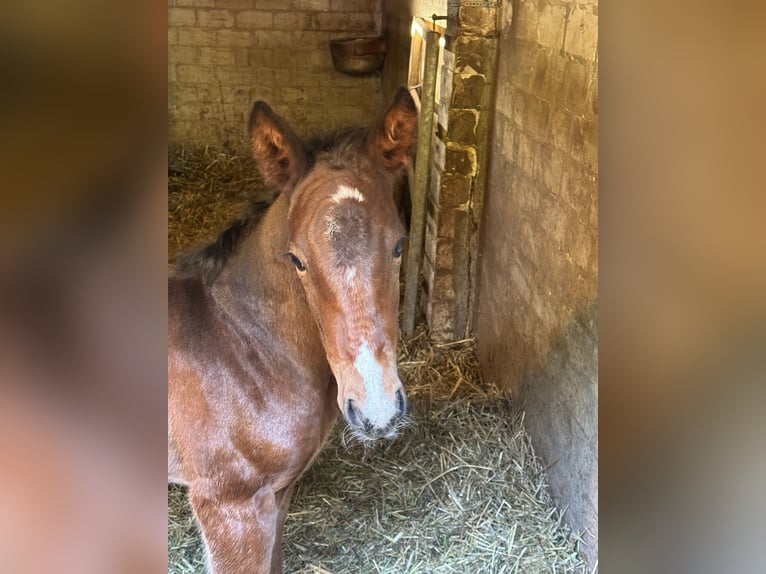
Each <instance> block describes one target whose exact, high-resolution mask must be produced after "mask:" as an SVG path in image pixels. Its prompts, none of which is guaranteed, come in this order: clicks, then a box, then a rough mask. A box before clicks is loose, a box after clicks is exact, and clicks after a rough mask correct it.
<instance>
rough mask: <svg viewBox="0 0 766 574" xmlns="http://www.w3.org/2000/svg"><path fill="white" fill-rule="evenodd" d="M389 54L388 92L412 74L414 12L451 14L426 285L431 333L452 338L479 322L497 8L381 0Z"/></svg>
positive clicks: (424, 296)
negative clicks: (476, 305)
mask: <svg viewBox="0 0 766 574" xmlns="http://www.w3.org/2000/svg"><path fill="white" fill-rule="evenodd" d="M383 9H384V14H383V22H384V30H385V34H386V38H387V41H388V46H389V59H388V61H387V63H386V67H385V70H384V74H383V91H384V93H390V92H392V91H393V90H394V89H395V88H396V86H398V85H401V84H402V83H405V82H407V69H408V64H409V48H410V26H411V24H412V18H413V16H417V17H421V18H424V19H426V20H428V19H430V17H431V16H432V15H433V14H436V15H437V16H446V15H448V14H449V15H450V18H449V20H448V21H445V20H438V21H436V24H437V26H445V27H446V28H447V33H446V35H445V47H444V49H443V50H442V52H441V59H440V67H439V75H438V78H437V85H438V89H437V94H436V99H437V101H436V102H435V109H436V111H437V114H438V119H437V122H436V125H437V128H436V134H435V137H434V140H433V157H432V160H431V161H432V169H431V178H430V186H429V194H428V199H427V218H426V236H425V246H424V251H425V258H424V262H423V283H422V287H423V291H422V294H421V296H420V297H419V301H420V304H421V309H422V311H423V312H424V314H425V316H426V321H427V323H428V325H429V327H430V330H431V334H432V336H433V337H435V338H436V339H442V340H454V339H462V338H464V337H468V336H470V334H471V333H472V329H473V317H474V294H475V292H476V289H475V279H476V275H477V270H476V265H477V259H478V255H477V254H478V237H479V227H480V222H481V212H482V208H483V195H484V190H485V188H486V178H487V161H488V158H489V153H488V146H489V131H490V130H489V126H490V122H491V115H492V104H491V99H492V91H493V86H494V74H495V64H496V55H497V9H496V8H494V7H489V8H488V7H479V6H467V7H457V8H455V7H450V6H449V3H448V2H446V1H445V2H441V3H438V2H413V1H402V0H399V1H392V2H390V3H389V2H387V3H385V4H384V6H383Z"/></svg>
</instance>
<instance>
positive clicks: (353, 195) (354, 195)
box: [331, 185, 364, 203]
mask: <svg viewBox="0 0 766 574" xmlns="http://www.w3.org/2000/svg"><path fill="white" fill-rule="evenodd" d="M331 199H332V200H333V201H334V202H335V203H340V202H341V201H343V200H344V199H353V200H355V201H364V196H363V195H362V192H361V191H359V190H358V189H357V188H355V187H348V186H347V185H339V186H338V190H337V191H336V192H335V193H333V195H332V197H331Z"/></svg>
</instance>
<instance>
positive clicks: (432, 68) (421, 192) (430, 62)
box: [402, 30, 439, 335]
mask: <svg viewBox="0 0 766 574" xmlns="http://www.w3.org/2000/svg"><path fill="white" fill-rule="evenodd" d="M425 44H426V46H425V50H426V54H425V66H424V70H423V88H422V92H421V94H422V97H421V102H420V103H421V105H420V121H419V126H418V147H417V156H416V159H415V187H414V188H412V187H411V188H410V192H411V193H412V218H411V222H410V241H409V248H408V250H407V260H406V261H405V268H404V269H405V286H404V304H403V308H402V332H403V333H404V334H405V335H410V334H412V331H413V330H414V329H415V315H416V314H417V301H418V289H419V282H420V281H419V278H420V264H421V261H422V259H423V240H424V236H425V223H426V198H427V196H428V175H429V170H430V167H431V138H432V136H433V129H434V94H435V92H436V72H437V67H438V62H439V34H438V33H437V32H433V31H431V30H428V31H426V32H425Z"/></svg>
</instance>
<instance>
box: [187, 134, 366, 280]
mask: <svg viewBox="0 0 766 574" xmlns="http://www.w3.org/2000/svg"><path fill="white" fill-rule="evenodd" d="M367 134H368V130H367V129H366V128H343V129H339V130H336V131H334V132H331V133H329V134H326V135H324V136H321V137H316V138H313V139H312V140H310V141H309V143H308V145H307V150H306V151H307V152H308V156H309V162H308V165H310V166H311V165H314V164H315V163H316V162H317V161H322V162H327V163H328V164H329V165H330V166H331V167H333V168H337V169H340V168H348V167H350V166H353V165H356V164H357V163H358V162H359V158H360V157H361V156H362V155H363V154H360V153H359V152H360V151H361V150H362V149H364V146H365V144H366V142H367ZM273 200H274V198H272V200H270V201H260V202H251V203H250V206H249V208H248V210H247V212H246V213H245V214H244V215H243V216H242V217H240V218H239V219H237V220H236V221H234V222H233V223H231V224H230V225H229V226H228V227H227V228H226V229H225V230H223V231H222V232H221V234H220V235H219V236H218V237H217V238H216V240H215V241H213V242H212V243H210V244H209V245H206V246H205V247H202V248H201V249H197V250H195V251H191V252H188V253H184V254H182V255H179V256H178V258H177V259H176V261H175V263H174V265H173V271H174V274H175V275H176V276H180V277H199V278H200V279H202V281H203V282H204V283H207V284H210V283H212V282H213V281H215V279H216V278H217V277H218V275H220V273H221V270H222V269H223V266H224V264H225V263H226V262H227V261H228V259H229V258H230V257H231V255H232V254H234V253H235V252H236V250H237V247H238V246H239V245H240V243H242V241H243V240H244V239H245V238H246V237H247V236H248V235H249V233H250V232H251V231H252V230H253V229H254V228H255V227H257V225H258V223H259V222H260V220H261V219H262V218H263V214H264V213H265V212H266V210H267V209H268V208H269V206H270V205H271V204H272V203H273Z"/></svg>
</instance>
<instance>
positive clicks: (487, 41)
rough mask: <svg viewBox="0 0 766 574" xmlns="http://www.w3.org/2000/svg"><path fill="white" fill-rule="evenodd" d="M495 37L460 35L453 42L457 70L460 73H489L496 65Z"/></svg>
mask: <svg viewBox="0 0 766 574" xmlns="http://www.w3.org/2000/svg"><path fill="white" fill-rule="evenodd" d="M496 47H497V44H496V42H495V40H494V39H491V38H482V37H477V36H458V38H456V40H455V42H454V43H453V49H454V53H455V71H456V72H457V73H459V74H487V73H488V72H490V71H491V70H492V69H493V67H494V60H495V50H496Z"/></svg>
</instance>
